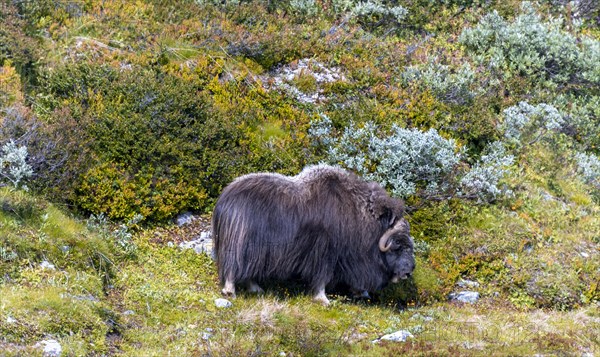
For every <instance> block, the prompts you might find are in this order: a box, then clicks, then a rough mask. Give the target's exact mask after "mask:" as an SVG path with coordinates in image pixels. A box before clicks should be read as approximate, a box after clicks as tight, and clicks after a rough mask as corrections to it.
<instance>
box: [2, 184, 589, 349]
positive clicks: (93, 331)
mask: <svg viewBox="0 0 600 357" xmlns="http://www.w3.org/2000/svg"><path fill="white" fill-rule="evenodd" d="M0 193H1V195H0V197H2V200H3V202H4V204H3V206H2V207H4V208H3V209H2V211H1V216H0V218H1V221H0V222H1V223H2V224H1V227H2V230H3V231H2V232H3V236H2V237H3V238H2V241H1V246H2V248H3V249H4V251H5V252H7V251H11V252H16V256H14V255H12V258H10V259H9V260H7V259H6V257H7V256H8V255H7V253H5V255H4V258H3V261H2V265H1V267H2V275H3V276H4V278H3V279H2V282H1V283H0V296H1V303H0V331H1V333H0V335H1V336H2V337H1V338H0V349H2V350H3V355H8V356H12V355H14V356H16V355H22V354H28V355H29V354H31V355H36V354H38V355H39V354H40V353H41V350H40V348H36V347H35V345H36V343H38V342H39V341H41V340H43V339H48V338H53V339H56V340H58V341H59V343H60V344H61V345H62V347H63V352H64V354H65V355H103V354H104V355H106V354H108V355H123V356H142V355H143V356H162V355H166V354H170V355H176V356H189V355H215V356H216V355H279V354H282V353H285V354H286V355H294V356H298V355H302V356H322V355H390V356H391V355H397V354H411V355H431V354H436V355H482V354H491V355H507V354H509V355H520V354H529V353H540V354H585V353H588V354H592V355H593V354H594V353H598V349H599V347H600V341H599V339H598V337H599V336H598V333H597V331H599V330H600V314H599V313H598V302H597V295H596V294H597V293H596V292H593V293H592V295H590V296H589V297H588V300H586V301H583V300H581V301H578V302H577V303H569V298H570V296H571V295H572V294H577V293H583V294H586V293H587V294H590V290H591V289H592V287H591V286H587V285H586V284H587V282H588V280H586V279H583V278H582V277H581V275H582V274H584V273H585V274H590V276H591V277H590V278H589V279H591V281H593V279H595V278H594V276H595V275H594V272H595V271H597V269H598V268H597V263H594V262H593V261H591V260H585V259H579V258H576V257H575V255H576V254H575V253H574V254H573V256H571V255H569V256H567V257H565V256H563V257H561V260H560V262H561V264H558V261H557V257H556V254H557V251H559V250H561V249H564V248H565V247H573V246H577V244H582V240H581V239H579V240H577V239H575V238H574V237H575V235H576V232H577V230H578V229H580V228H581V227H580V226H579V224H582V225H583V227H588V226H589V225H590V224H591V225H594V224H596V223H595V222H589V221H588V220H586V219H579V220H577V221H576V222H578V223H574V225H575V226H569V225H566V226H564V225H563V224H554V223H552V222H550V220H549V219H550V217H552V215H551V210H550V208H552V207H555V206H556V203H554V202H546V203H543V202H542V201H541V200H539V197H538V196H533V197H530V198H526V199H525V200H524V202H523V206H522V207H521V208H519V209H520V210H525V208H526V207H528V205H529V204H530V202H529V200H530V199H531V200H533V201H532V202H531V204H533V203H535V205H533V206H536V205H540V204H542V207H541V208H543V210H541V211H543V212H545V213H544V214H543V215H542V213H541V212H540V211H539V210H538V211H535V212H532V214H531V216H535V220H534V219H533V218H527V219H525V218H523V219H520V220H518V221H516V222H510V220H509V219H508V218H507V217H512V216H513V215H512V213H511V212H513V211H511V210H510V209H505V210H503V209H502V208H498V207H495V208H490V207H487V208H481V207H479V208H472V209H471V210H470V211H469V215H468V216H469V217H468V218H461V219H457V221H458V222H461V221H464V220H465V219H466V220H467V221H468V222H469V224H468V228H465V231H464V232H459V231H456V232H457V233H461V234H463V235H462V237H463V239H460V240H459V239H454V240H453V239H450V240H449V241H448V242H446V244H445V245H446V247H447V249H448V251H449V252H454V253H452V254H457V252H458V251H459V250H460V249H462V250H463V251H465V252H468V251H469V250H470V249H473V248H474V247H477V246H478V244H484V245H486V246H487V247H488V248H487V249H488V250H487V253H485V254H482V255H479V256H476V258H477V259H475V258H474V259H470V258H466V257H470V255H469V254H466V255H465V256H463V257H462V258H460V257H459V256H457V258H458V260H457V261H456V262H455V263H454V264H453V265H452V263H450V262H445V264H446V266H450V268H451V269H450V270H452V269H455V270H454V271H455V272H457V274H458V275H457V276H461V277H465V278H471V279H475V280H477V281H478V282H480V283H481V287H480V288H479V289H478V290H479V291H480V292H481V293H482V298H481V300H480V301H478V302H477V303H476V304H474V305H469V304H466V305H463V304H459V303H454V302H448V301H446V297H445V294H446V293H447V292H449V291H452V290H453V289H455V287H454V285H453V284H454V282H455V281H454V280H452V279H450V278H449V277H448V276H444V275H443V274H441V272H440V271H439V270H437V269H438V268H437V267H436V265H435V264H431V263H432V261H433V259H434V257H439V256H440V255H438V254H437V253H436V251H437V250H439V249H440V247H439V246H438V245H437V244H438V243H440V242H439V241H438V243H436V241H435V240H430V242H429V250H428V251H425V252H420V253H418V262H419V266H418V270H417V271H416V273H415V279H414V281H413V282H412V283H411V284H409V285H405V286H403V287H401V288H396V289H389V290H387V291H384V292H383V293H382V294H381V295H380V296H379V299H378V300H377V301H376V302H357V301H351V300H350V299H349V298H348V297H346V296H344V295H339V296H335V295H332V296H330V298H331V300H332V305H331V306H330V307H323V306H321V305H319V304H315V303H313V302H312V301H311V300H310V297H309V296H307V295H305V294H304V293H303V291H302V288H298V287H295V286H289V285H281V284H280V285H273V286H269V287H267V292H266V294H265V295H263V296H253V295H247V294H243V293H242V294H241V295H240V296H239V297H238V298H237V299H235V300H233V306H232V307H231V308H227V309H221V308H217V307H216V306H215V304H214V300H215V299H216V298H218V297H220V294H219V286H218V280H217V276H216V271H215V265H214V263H213V261H212V260H211V259H210V258H209V257H208V256H207V255H205V254H196V253H194V252H193V251H192V250H181V249H179V248H178V247H177V246H176V245H169V244H166V243H165V241H168V239H166V238H165V237H163V236H161V239H160V240H159V241H157V240H156V234H155V231H153V230H146V231H140V232H139V233H137V234H135V235H134V238H133V241H132V244H135V246H136V249H135V252H134V253H133V254H121V253H120V251H119V248H117V246H116V245H115V239H116V238H115V237H112V238H111V237H106V236H104V235H102V234H100V233H99V232H97V231H95V230H89V229H88V228H87V226H86V225H85V224H84V222H81V221H78V220H76V219H74V218H71V217H69V216H68V215H65V214H64V213H62V212H61V210H59V209H57V208H56V207H55V206H53V205H51V204H49V203H47V202H45V201H43V200H41V199H38V198H35V197H34V196H31V195H29V194H26V193H23V192H15V191H9V190H3V191H0ZM7 207H10V208H8V209H7ZM537 207H539V206H537ZM15 212H20V213H19V214H18V215H17V214H16V213H15ZM533 213H536V215H534V214H533ZM517 216H518V214H517ZM39 217H42V218H39ZM564 219H565V220H567V219H569V218H564ZM507 222H510V223H507ZM540 222H541V223H540ZM502 223H504V224H502ZM534 223H535V224H536V225H538V226H539V225H540V224H548V225H550V226H551V229H552V230H559V229H563V230H564V231H565V233H564V234H563V233H561V234H558V235H560V236H561V237H562V238H561V239H560V240H556V241H553V240H548V239H545V238H544V237H543V236H542V237H541V238H539V239H540V241H539V243H540V244H541V246H540V247H537V246H535V247H534V248H533V249H534V250H535V251H536V252H538V254H535V255H532V254H528V253H525V252H524V250H523V249H522V248H523V246H522V245H521V244H520V243H519V240H520V239H522V238H521V237H522V236H523V235H525V236H529V235H530V234H531V233H527V234H525V233H524V232H527V230H528V229H529V230H532V229H533V228H531V227H529V226H528V225H529V224H534ZM515 227H520V228H518V229H517V228H515ZM105 231H108V232H110V229H106V230H105ZM158 231H160V232H161V233H160V234H163V235H164V234H168V231H166V232H167V233H165V231H164V230H162V228H159V229H158V230H157V231H156V232H158ZM509 231H512V232H514V237H506V238H511V239H512V242H513V243H514V244H513V243H507V242H504V243H502V244H498V245H496V246H494V245H492V243H494V240H493V239H492V238H493V236H495V237H498V236H499V234H507V232H509ZM40 234H42V236H44V239H40V238H39V237H40ZM569 234H570V235H569ZM584 238H585V237H584ZM178 239H179V237H178ZM510 241H511V240H510V239H509V242H510ZM476 243H477V244H476ZM591 243H592V242H589V244H591ZM63 244H69V246H70V247H71V248H70V250H69V251H68V252H62V251H60V249H59V250H58V251H53V250H52V249H48V247H50V246H53V245H63ZM543 248H552V249H556V250H550V249H543ZM59 252H61V253H59ZM94 253H95V254H97V255H98V254H101V255H104V256H106V257H110V262H111V264H109V263H107V264H109V265H108V266H106V267H103V268H101V267H99V266H98V265H97V260H95V259H94V258H93V256H94ZM590 254H597V253H596V252H590ZM500 256H502V257H504V258H503V259H504V260H502V262H503V264H501V265H500V266H498V267H497V269H496V268H494V266H495V265H494V264H495V262H496V261H497V260H498V259H500V258H498V257H500ZM490 257H491V258H490ZM44 260H47V261H49V262H51V263H52V264H54V265H55V268H47V267H44V266H42V265H41V263H42V261H44ZM486 264H487V265H488V266H486ZM567 267H568V268H567ZM449 274H450V273H449ZM522 282H524V283H523V284H524V285H522V286H521V285H520V284H521V283H522ZM531 284H534V285H535V289H534V288H532V287H531V286H530V285H531ZM411 286H412V288H413V289H414V291H413V292H414V294H413V295H411V294H408V296H409V297H408V298H407V297H406V296H404V298H403V297H402V293H403V292H404V294H405V295H406V294H407V290H409V289H410V288H411ZM593 289H595V288H593ZM415 294H416V295H415ZM411 296H412V297H411ZM411 298H412V299H414V300H412V301H411V302H410V303H409V304H408V306H403V307H402V308H399V307H398V306H399V304H398V301H400V300H402V301H409V300H410V299H411ZM545 304H547V306H548V307H547V308H544V305H545ZM561 304H563V305H561ZM400 305H402V304H400ZM540 307H541V308H540ZM398 330H406V331H409V332H411V333H412V335H413V336H414V337H413V338H409V340H408V341H407V342H404V343H398V342H387V341H381V342H376V343H374V342H373V341H375V340H377V339H378V338H380V337H381V336H383V335H384V334H387V333H392V332H395V331H398Z"/></svg>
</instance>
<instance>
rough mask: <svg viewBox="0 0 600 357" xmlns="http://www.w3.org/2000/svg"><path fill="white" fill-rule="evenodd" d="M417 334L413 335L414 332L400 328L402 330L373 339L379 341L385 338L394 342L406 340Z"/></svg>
mask: <svg viewBox="0 0 600 357" xmlns="http://www.w3.org/2000/svg"><path fill="white" fill-rule="evenodd" d="M414 337H415V336H413V334H412V333H410V332H408V331H406V330H400V331H396V332H394V333H390V334H387V335H384V336H382V337H380V338H378V339H376V340H374V341H373V343H377V342H379V341H381V340H385V341H393V342H406V340H407V339H408V338H414Z"/></svg>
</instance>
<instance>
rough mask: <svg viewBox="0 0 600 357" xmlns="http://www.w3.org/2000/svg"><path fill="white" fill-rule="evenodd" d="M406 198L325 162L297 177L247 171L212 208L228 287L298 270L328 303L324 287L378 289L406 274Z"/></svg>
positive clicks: (228, 290) (295, 274)
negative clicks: (343, 286)
mask: <svg viewBox="0 0 600 357" xmlns="http://www.w3.org/2000/svg"><path fill="white" fill-rule="evenodd" d="M403 214H404V206H403V203H402V201H401V200H398V199H394V198H391V197H390V196H389V195H388V194H387V193H386V192H385V190H384V189H383V188H382V187H381V186H379V185H378V184H377V183H374V182H366V181H363V180H362V179H360V178H359V177H358V176H356V175H354V174H352V173H350V172H347V171H344V170H342V169H339V168H335V167H331V166H325V165H319V166H312V167H308V168H306V169H304V170H303V171H302V172H301V173H300V174H298V175H297V176H294V177H288V176H283V175H279V174H271V173H259V174H250V175H246V176H242V177H239V178H237V179H236V180H235V181H233V182H232V183H231V184H230V185H229V186H227V187H226V188H225V189H224V190H223V193H222V194H221V196H220V197H219V199H218V201H217V204H216V206H215V210H214V213H213V218H212V219H213V222H212V223H213V224H212V229H213V239H214V248H215V252H216V258H217V265H218V271H219V278H220V280H221V284H223V285H224V287H223V294H225V295H229V296H235V287H236V285H244V286H246V288H247V289H248V290H249V291H253V292H260V291H262V289H261V288H260V287H259V285H258V284H259V283H262V282H264V281H266V280H271V279H275V280H287V279H291V278H300V279H301V280H303V281H305V282H306V283H307V284H308V285H309V287H310V289H311V291H312V292H313V294H314V297H315V299H316V300H318V301H321V302H323V303H324V304H327V303H328V302H329V301H328V300H327V297H326V295H325V287H326V286H332V285H337V284H346V285H347V286H349V287H350V288H351V289H352V290H354V291H357V292H362V291H376V290H378V289H380V288H382V287H383V286H385V285H386V284H387V283H388V282H397V281H398V280H399V279H403V278H406V277H408V276H409V275H410V274H411V273H412V271H413V269H414V257H413V242H412V238H411V237H410V235H409V226H408V223H407V222H406V220H405V219H404V218H403Z"/></svg>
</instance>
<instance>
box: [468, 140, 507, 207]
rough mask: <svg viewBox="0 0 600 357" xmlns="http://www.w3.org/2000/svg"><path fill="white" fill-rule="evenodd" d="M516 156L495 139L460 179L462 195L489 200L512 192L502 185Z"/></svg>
mask: <svg viewBox="0 0 600 357" xmlns="http://www.w3.org/2000/svg"><path fill="white" fill-rule="evenodd" d="M513 162H514V156H512V155H510V154H508V153H507V150H506V149H505V147H504V144H503V143H502V142H500V141H495V142H493V143H491V144H490V145H488V147H486V149H485V151H484V154H483V155H482V156H481V158H480V159H479V161H478V162H477V163H475V164H474V165H473V167H472V168H471V170H470V171H469V172H467V173H466V175H465V176H463V177H462V178H461V180H460V187H461V190H460V196H463V197H477V198H478V199H479V200H483V201H489V200H490V199H495V198H497V197H499V196H501V195H504V194H507V193H509V192H510V190H508V189H503V188H501V187H500V181H501V180H502V179H503V178H504V176H506V173H507V169H508V167H510V166H511V165H512V164H513Z"/></svg>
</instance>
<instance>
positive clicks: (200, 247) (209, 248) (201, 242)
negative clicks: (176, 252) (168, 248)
mask: <svg viewBox="0 0 600 357" xmlns="http://www.w3.org/2000/svg"><path fill="white" fill-rule="evenodd" d="M179 248H181V249H193V250H194V251H195V252H196V253H198V254H200V253H206V254H208V255H212V253H213V241H212V239H211V236H210V232H202V233H200V238H198V239H194V240H190V241H187V242H181V243H179Z"/></svg>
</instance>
